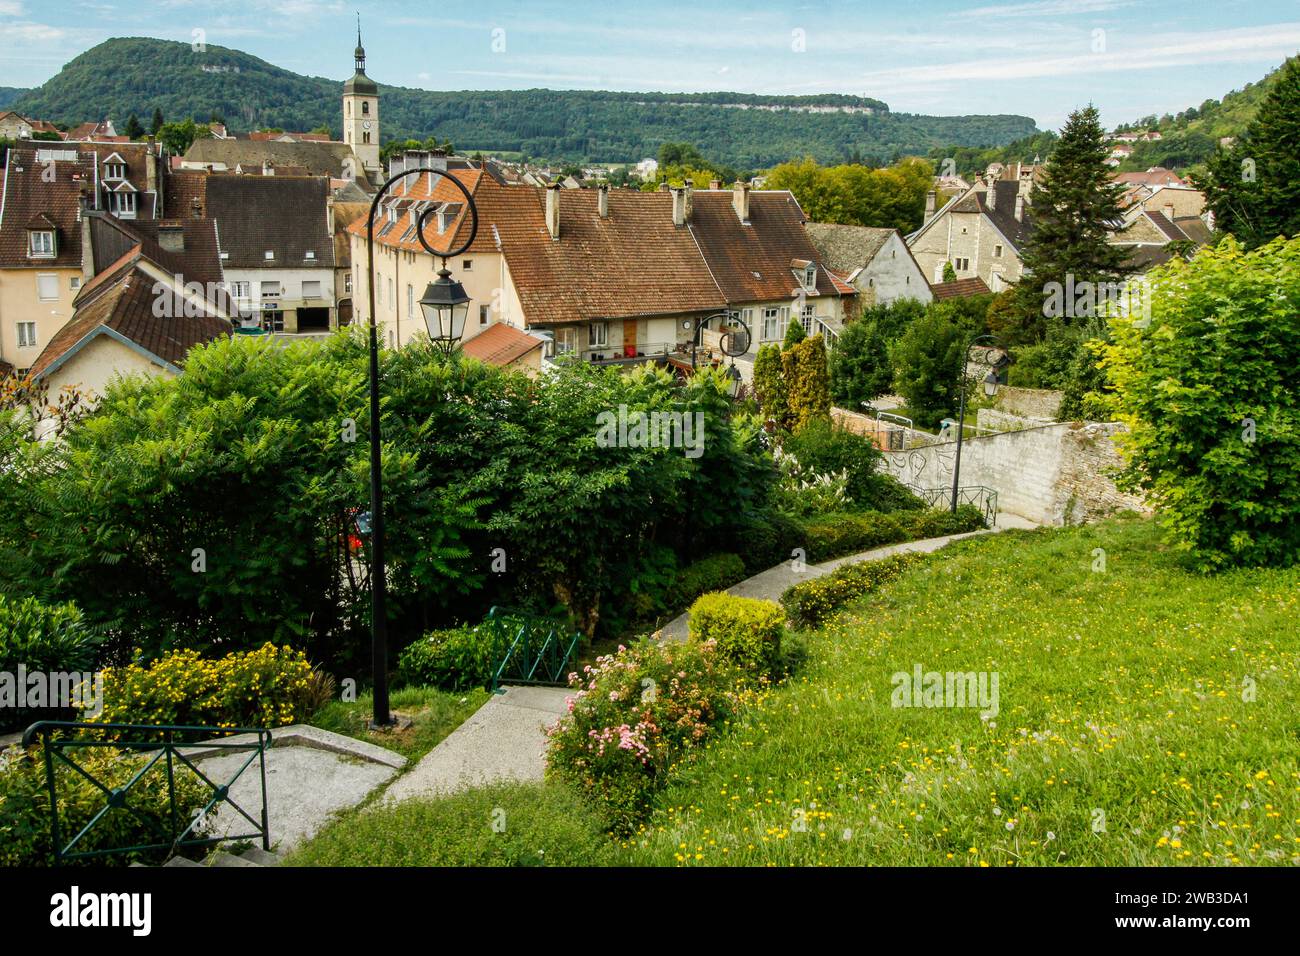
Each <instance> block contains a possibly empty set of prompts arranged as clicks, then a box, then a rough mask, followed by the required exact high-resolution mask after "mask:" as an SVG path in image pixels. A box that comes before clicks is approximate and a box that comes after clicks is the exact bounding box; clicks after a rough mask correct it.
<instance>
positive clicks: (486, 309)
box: [478, 305, 492, 326]
mask: <svg viewBox="0 0 1300 956" xmlns="http://www.w3.org/2000/svg"><path fill="white" fill-rule="evenodd" d="M491 319H492V307H491V306H490V305H480V306H479V307H478V324H479V325H480V326H484V325H487V324H488V322H490V321H491Z"/></svg>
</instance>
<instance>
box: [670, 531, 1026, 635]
mask: <svg viewBox="0 0 1300 956" xmlns="http://www.w3.org/2000/svg"><path fill="white" fill-rule="evenodd" d="M1036 527H1038V525H1036V524H1034V523H1033V522H1032V521H1029V520H1027V519H1025V518H1022V517H1020V516H1019V515H1013V514H1008V513H1006V512H1003V513H1001V514H999V515H998V522H997V527H994V528H985V529H981V530H979V531H970V532H967V533H966V534H950V535H944V536H943V537H939V538H925V539H923V540H921V541H904V542H903V543H902V544H891V545H888V546H887V547H883V548H875V549H873V550H871V551H861V552H859V553H858V554H850V555H847V556H845V557H843V558H835V559H834V560H832V561H825V562H823V563H821V564H809V565H806V566H805V567H804V568H803V570H801V571H796V570H794V565H793V562H791V561H786V562H784V563H783V564H778V565H777V566H776V567H774V568H768V569H767V570H766V571H763V572H762V573H760V574H756V575H754V576H753V577H752V578H746V579H745V580H743V581H741V582H740V583H739V584H733V585H732V586H731V587H729V588H727V593H728V594H734V595H735V596H736V597H748V598H761V599H763V600H767V601H779V600H780V599H781V595H782V594H784V593H785V592H786V591H787V590H788V589H789V588H791V587H793V586H794V585H796V584H799V583H801V582H803V581H808V580H810V579H812V578H819V577H821V576H822V575H824V574H830V573H831V572H832V571H834V570H835V569H836V568H838V567H840V566H841V565H845V564H857V563H858V562H860V561H879V560H881V559H882V558H888V557H890V556H891V555H895V554H911V553H918V554H927V553H929V552H931V551H938V550H939V549H940V548H942V547H943V546H944V545H946V544H948V543H949V542H952V541H960V540H961V539H962V538H973V537H975V536H976V535H981V534H993V533H994V532H997V531H1006V530H1008V529H1010V528H1036ZM689 620H690V612H689V611H688V612H685V613H682V614H679V615H678V616H677V617H675V618H673V619H672V620H671V621H669V622H668V623H667V624H665V625H664V626H663V627H661V628H660V629H659V630H658V631H656V632H655V635H656V636H657V637H658V638H660V639H661V640H669V641H684V640H686V637H687V633H688V627H687V625H688V621H689Z"/></svg>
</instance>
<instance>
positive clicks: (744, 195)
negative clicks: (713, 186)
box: [731, 179, 749, 224]
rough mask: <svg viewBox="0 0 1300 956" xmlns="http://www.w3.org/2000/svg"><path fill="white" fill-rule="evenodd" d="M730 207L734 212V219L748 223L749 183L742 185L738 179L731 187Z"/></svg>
mask: <svg viewBox="0 0 1300 956" xmlns="http://www.w3.org/2000/svg"><path fill="white" fill-rule="evenodd" d="M731 206H732V208H733V209H735V210H736V218H737V219H739V220H740V221H741V222H743V223H746V224H748V222H749V183H742V182H741V181H740V180H739V179H737V180H736V184H735V185H734V186H732V187H731Z"/></svg>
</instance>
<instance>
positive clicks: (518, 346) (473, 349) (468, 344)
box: [461, 322, 545, 368]
mask: <svg viewBox="0 0 1300 956" xmlns="http://www.w3.org/2000/svg"><path fill="white" fill-rule="evenodd" d="M544 344H545V343H544V342H542V340H541V339H539V338H536V337H535V336H532V335H529V334H528V333H527V332H523V331H521V330H519V329H516V328H515V327H514V326H510V325H506V324H505V323H503V322H494V323H492V324H491V325H489V326H488V327H487V328H486V329H484V330H483V331H482V332H480V333H479V334H478V335H476V336H474V337H473V338H472V339H466V340H465V344H464V345H462V346H461V351H462V352H464V353H465V354H466V355H468V356H470V357H472V358H476V359H479V360H481V361H484V362H487V363H488V364H489V365H496V366H499V367H502V368H504V367H505V366H507V365H509V364H510V363H511V362H516V361H518V360H519V359H521V358H523V357H524V356H525V355H527V354H528V353H529V352H531V351H533V350H534V349H540V348H541V347H542V346H543V345H544Z"/></svg>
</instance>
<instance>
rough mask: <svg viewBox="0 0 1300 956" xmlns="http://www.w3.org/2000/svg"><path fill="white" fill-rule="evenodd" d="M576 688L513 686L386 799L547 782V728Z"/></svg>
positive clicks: (396, 783)
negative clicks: (519, 782) (501, 784)
mask: <svg viewBox="0 0 1300 956" xmlns="http://www.w3.org/2000/svg"><path fill="white" fill-rule="evenodd" d="M573 694H574V691H571V690H568V689H567V688H563V687H507V688H505V693H504V694H493V695H492V697H491V699H489V700H488V702H487V703H486V704H484V705H483V706H482V707H480V708H479V709H478V710H477V711H475V712H474V715H473V716H472V717H470V719H469V720H467V721H465V723H463V724H461V725H460V726H459V727H457V728H456V729H455V730H453V731H452V732H451V733H450V734H449V735H448V736H447V738H446V739H445V740H443V741H442V743H440V744H438V746H436V747H434V748H433V750H431V751H429V753H428V754H426V755H425V756H424V757H423V758H422V759H421V760H420V762H419V763H417V764H416V765H415V766H414V767H412V768H411V769H410V771H409V772H408V773H406V774H404V775H403V776H401V777H399V778H398V779H397V780H395V781H393V784H392V786H390V787H389V788H388V790H387V791H386V792H385V793H384V796H383V801H382V802H383V803H385V804H392V803H397V802H399V801H401V800H409V799H411V798H412V797H430V796H436V795H438V794H446V793H455V792H456V791H459V790H468V789H471V788H473V787H481V786H483V785H485V784H489V783H495V782H497V781H500V780H541V779H542V771H543V763H542V751H543V749H544V747H545V745H546V728H548V727H550V726H551V725H552V724H553V723H555V721H556V719H557V718H558V717H559V716H560V715H561V714H563V713H564V712H565V710H566V709H567V705H566V701H567V700H568V699H569V698H570V697H572V696H573Z"/></svg>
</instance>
